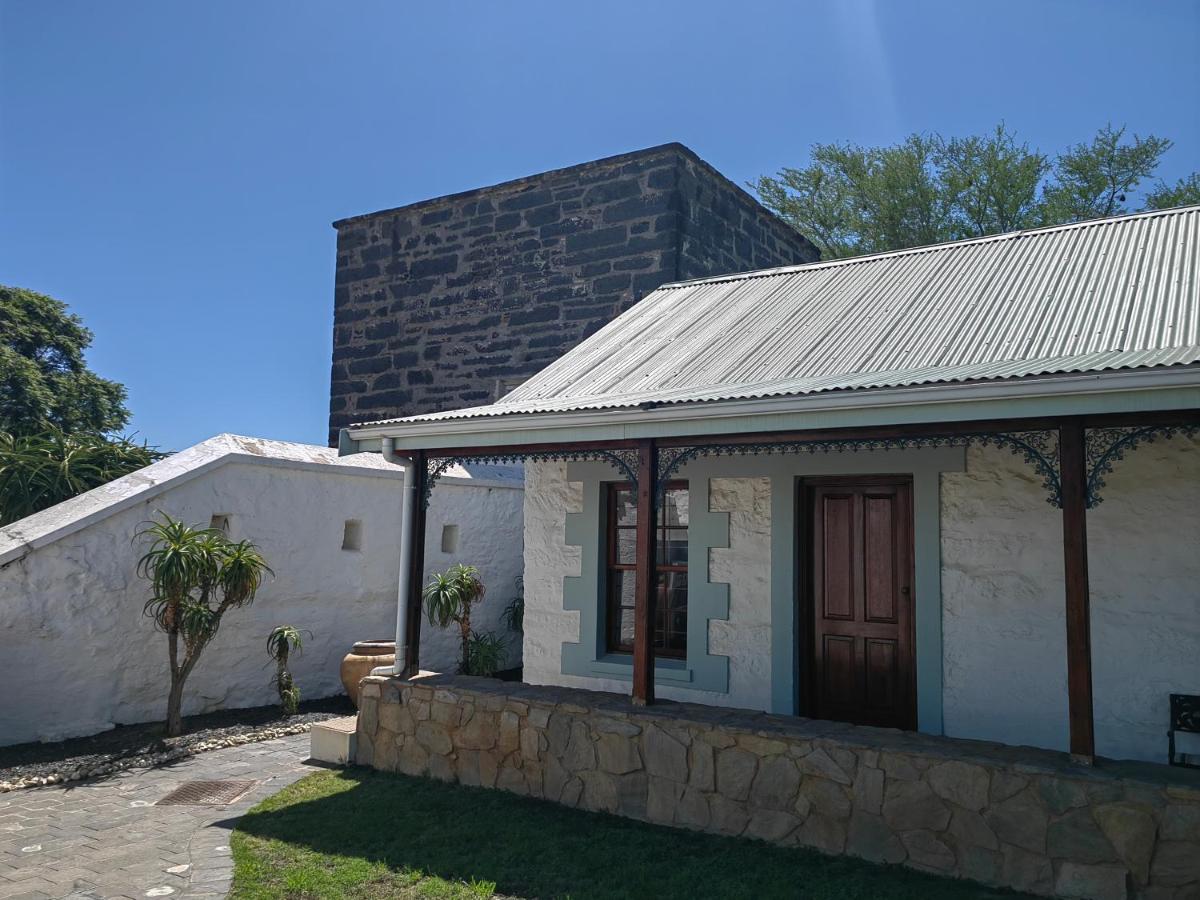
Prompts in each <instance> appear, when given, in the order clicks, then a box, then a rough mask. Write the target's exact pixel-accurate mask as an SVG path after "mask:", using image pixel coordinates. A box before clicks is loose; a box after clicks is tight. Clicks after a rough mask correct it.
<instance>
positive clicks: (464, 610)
mask: <svg viewBox="0 0 1200 900" xmlns="http://www.w3.org/2000/svg"><path fill="white" fill-rule="evenodd" d="M484 592H485V588H484V586H483V581H482V580H480V578H479V570H478V569H477V568H475V567H474V566H464V565H461V564H459V565H453V566H451V567H450V568H449V569H447V570H446V571H445V572H444V573H437V572H435V573H434V574H433V576H432V577H430V579H429V584H427V585H426V586H425V590H424V591H423V592H422V595H421V596H422V598H423V599H424V601H425V613H426V615H427V616H428V617H429V623H430V624H431V625H436V626H438V627H439V628H446V627H447V626H449V625H450V624H451V623H454V624H456V625H458V628H459V632H460V635H461V640H462V655H461V657H460V660H459V664H458V666H459V671H462V672H465V671H467V666H468V663H469V662H470V658H471V654H470V641H471V607H472V606H473V605H474V604H476V603H478V602H480V601H481V600H482V599H483V595H484Z"/></svg>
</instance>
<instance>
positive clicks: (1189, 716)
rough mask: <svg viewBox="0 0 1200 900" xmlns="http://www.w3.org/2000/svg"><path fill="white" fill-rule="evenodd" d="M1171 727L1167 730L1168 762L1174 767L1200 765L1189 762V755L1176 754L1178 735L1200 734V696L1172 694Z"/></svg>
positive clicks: (1198, 767)
mask: <svg viewBox="0 0 1200 900" xmlns="http://www.w3.org/2000/svg"><path fill="white" fill-rule="evenodd" d="M1170 700H1171V727H1170V728H1169V729H1168V730H1167V761H1168V762H1169V763H1170V764H1171V765H1173V766H1189V767H1191V768H1197V769H1200V765H1196V764H1195V763H1190V762H1188V761H1187V760H1188V757H1189V756H1191V755H1192V754H1189V753H1180V754H1178V755H1177V754H1176V753H1175V735H1176V733H1186V734H1200V695H1196V694H1171V695H1170Z"/></svg>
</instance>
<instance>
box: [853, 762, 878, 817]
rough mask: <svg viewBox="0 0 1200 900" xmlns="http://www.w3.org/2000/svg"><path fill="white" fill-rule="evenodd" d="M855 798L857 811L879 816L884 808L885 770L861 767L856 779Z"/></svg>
mask: <svg viewBox="0 0 1200 900" xmlns="http://www.w3.org/2000/svg"><path fill="white" fill-rule="evenodd" d="M853 796H854V805H855V807H856V808H857V809H859V810H861V811H862V812H866V813H871V814H872V815H879V812H880V810H881V809H882V808H883V770H882V769H873V768H869V767H867V766H860V767H859V769H858V775H857V776H856V777H855V779H854V792H853Z"/></svg>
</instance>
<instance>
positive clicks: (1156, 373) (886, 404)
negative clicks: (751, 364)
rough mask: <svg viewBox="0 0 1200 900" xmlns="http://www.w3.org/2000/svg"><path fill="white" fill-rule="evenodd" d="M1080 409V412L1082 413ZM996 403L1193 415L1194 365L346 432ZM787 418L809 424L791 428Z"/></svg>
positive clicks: (686, 421) (427, 436)
mask: <svg viewBox="0 0 1200 900" xmlns="http://www.w3.org/2000/svg"><path fill="white" fill-rule="evenodd" d="M1148 394H1154V399H1149V397H1148ZM1143 395H1147V396H1143ZM1085 399H1086V401H1087V402H1086V404H1085V402H1084V401H1085ZM1085 405H1086V406H1087V407H1088V408H1087V409H1084V408H1083V406H1085ZM1000 406H1005V407H1007V408H1008V410H1009V412H1008V414H1007V415H1006V416H1005V417H1011V418H1021V417H1023V416H1030V417H1032V416H1038V415H1071V414H1077V413H1084V412H1088V413H1095V412H1128V411H1134V410H1138V409H1146V408H1153V409H1174V408H1193V407H1196V406H1200V368H1197V367H1191V366H1189V367H1163V368H1159V369H1140V370H1123V371H1114V372H1094V373H1087V374H1072V375H1048V376H1039V377H1030V378H1020V379H1010V380H1005V381H992V382H975V383H954V384H936V385H920V386H910V387H902V388H876V389H858V390H845V391H829V392H826V393H821V394H808V395H802V396H788V397H770V398H763V399H754V400H734V401H729V400H726V401H712V402H706V403H688V404H676V405H670V406H660V407H657V408H654V409H641V408H632V409H629V408H625V409H606V410H595V409H593V410H580V411H575V412H561V413H520V414H514V415H506V416H505V415H500V416H478V417H473V418H465V419H450V420H442V421H434V422H413V421H404V420H400V421H395V422H381V423H377V424H369V425H362V426H357V427H354V426H352V427H350V428H349V429H347V430H346V431H347V434H348V436H349V437H350V439H352V440H354V441H359V442H363V441H377V440H379V439H380V438H383V437H389V438H392V439H394V440H395V442H396V447H397V449H431V448H450V447H466V446H489V447H491V446H496V447H503V446H513V445H517V444H521V443H524V442H527V441H529V440H530V434H531V433H533V432H537V434H538V441H539V442H542V443H545V442H548V441H553V440H554V439H555V437H554V436H555V435H556V434H557V435H560V437H559V438H558V439H560V440H562V441H563V442H564V443H568V442H570V443H577V442H579V441H581V440H588V439H596V440H612V439H620V438H632V437H679V436H685V435H690V434H720V433H736V432H737V431H740V430H745V429H744V427H743V423H745V422H746V420H748V419H753V420H754V421H755V423H756V430H770V422H771V420H773V419H775V420H778V422H779V428H780V429H781V430H784V429H787V430H796V429H800V430H802V429H803V428H805V427H809V428H825V427H830V426H831V421H832V419H834V418H840V419H852V420H853V424H856V425H883V424H903V423H904V422H905V421H922V422H930V421H939V420H940V421H967V420H970V419H976V418H979V419H982V418H997V417H999V416H997V415H996V412H995V409H994V408H995V407H1000ZM1076 407H1077V408H1076ZM1022 410H1027V411H1024V412H1023V411H1022ZM796 417H802V418H805V419H809V420H811V421H809V422H807V423H806V422H801V423H797V422H796V421H795V419H796ZM939 417H941V418H939ZM758 426H763V427H761V428H760V427H758Z"/></svg>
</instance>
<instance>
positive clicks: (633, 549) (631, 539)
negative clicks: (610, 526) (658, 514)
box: [617, 528, 637, 566]
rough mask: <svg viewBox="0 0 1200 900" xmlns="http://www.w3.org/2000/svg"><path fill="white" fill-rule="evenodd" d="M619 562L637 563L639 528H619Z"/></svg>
mask: <svg viewBox="0 0 1200 900" xmlns="http://www.w3.org/2000/svg"><path fill="white" fill-rule="evenodd" d="M617 562H618V563H620V564H621V565H630V566H632V565H635V564H636V563H637V529H636V528H618V529H617Z"/></svg>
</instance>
